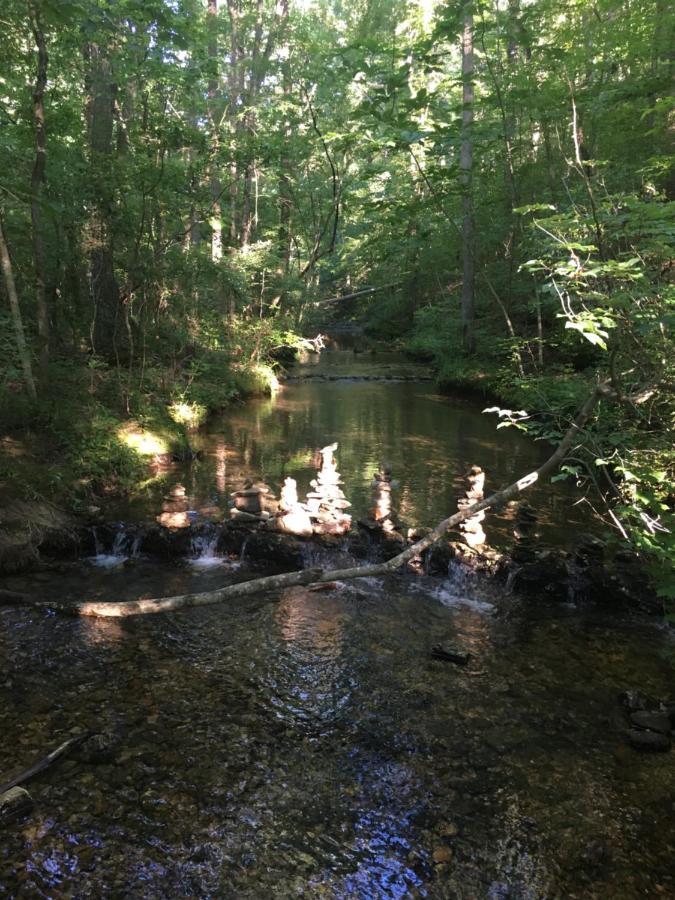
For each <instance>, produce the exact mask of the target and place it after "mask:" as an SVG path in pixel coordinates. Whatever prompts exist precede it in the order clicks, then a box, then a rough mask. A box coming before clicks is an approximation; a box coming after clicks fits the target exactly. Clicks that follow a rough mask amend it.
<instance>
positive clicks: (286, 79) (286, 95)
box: [279, 0, 293, 275]
mask: <svg viewBox="0 0 675 900" xmlns="http://www.w3.org/2000/svg"><path fill="white" fill-rule="evenodd" d="M283 4H284V11H285V12H284V14H285V15H288V0H283ZM282 52H283V58H284V61H283V65H282V76H281V88H282V91H283V99H284V103H285V104H289V103H290V101H291V96H292V93H293V85H292V82H291V61H290V47H289V43H288V40H286V41H285V43H284V46H283V48H282ZM286 116H287V118H286V119H285V120H284V149H283V151H282V157H281V172H280V175H279V245H280V248H281V255H282V259H283V265H284V273H285V274H286V275H287V274H288V272H289V270H290V267H291V245H292V234H291V210H292V206H293V201H292V197H291V175H292V171H293V162H292V159H291V156H290V154H289V152H288V147H289V143H290V140H291V121H290V118H288V116H289V113H288V110H286Z"/></svg>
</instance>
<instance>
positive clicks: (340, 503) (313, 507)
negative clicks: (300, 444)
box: [305, 443, 352, 534]
mask: <svg viewBox="0 0 675 900" xmlns="http://www.w3.org/2000/svg"><path fill="white" fill-rule="evenodd" d="M337 446H338V445H337V443H335V444H329V445H328V446H327V447H323V449H322V450H321V451H320V454H321V467H320V469H319V471H318V472H317V475H316V478H315V479H313V480H312V481H311V482H310V486H311V488H312V490H311V491H310V492H309V493H308V494H307V502H306V504H305V509H306V511H307V513H308V514H309V517H310V519H311V521H312V528H313V531H314V534H345V533H346V532H347V531H349V529H350V528H351V524H352V517H351V516H349V515H347V514H346V513H345V509H347V508H348V507H350V506H351V503H350V502H349V501H348V500H347V499H346V497H345V495H344V494H343V492H342V489H341V488H340V485H341V484H342V479H341V477H340V473H339V472H338V470H337V465H336V463H335V460H334V458H333V453H334V452H335V450H337Z"/></svg>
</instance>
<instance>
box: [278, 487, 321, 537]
mask: <svg viewBox="0 0 675 900" xmlns="http://www.w3.org/2000/svg"><path fill="white" fill-rule="evenodd" d="M272 527H273V528H275V530H277V531H283V532H284V533H285V534H296V535H299V536H301V537H309V535H311V534H312V533H313V527H312V520H311V519H310V517H309V513H308V512H307V510H306V508H305V506H304V504H302V503H300V501H299V500H298V485H297V483H296V481H295V478H286V479H285V480H284V483H283V487H282V488H281V496H280V498H279V511H278V513H277V515H276V516H275V517H274V519H273V520H272Z"/></svg>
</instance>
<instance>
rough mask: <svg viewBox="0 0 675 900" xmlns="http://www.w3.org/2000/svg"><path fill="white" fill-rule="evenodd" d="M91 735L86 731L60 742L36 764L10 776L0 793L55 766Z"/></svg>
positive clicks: (1, 785)
mask: <svg viewBox="0 0 675 900" xmlns="http://www.w3.org/2000/svg"><path fill="white" fill-rule="evenodd" d="M90 736H91V732H90V731H85V732H83V733H82V734H78V735H76V736H75V737H72V738H68V740H67V741H64V742H63V743H62V744H59V746H58V747H57V748H56V749H55V750H52V751H51V753H48V754H47V755H46V756H43V757H42V759H40V760H38V761H37V762H36V763H35V764H34V765H32V766H30V768H28V769H24V770H23V772H19V774H18V775H15V776H14V777H13V778H10V779H9V781H6V782H5V783H4V784H0V794H4V793H5V792H6V791H9V790H10V789H11V788H14V787H16V786H17V785H19V784H23V783H24V782H25V781H28V780H29V779H31V778H34V777H35V776H36V775H39V774H40V772H44V770H45V769H48V768H49V767H50V766H53V765H54V763H55V762H57V760H59V759H61V757H62V756H65V755H66V753H68V752H69V751H70V750H72V749H73V747H77V745H78V744H81V743H82V742H83V741H86V739H87V738H88V737H90Z"/></svg>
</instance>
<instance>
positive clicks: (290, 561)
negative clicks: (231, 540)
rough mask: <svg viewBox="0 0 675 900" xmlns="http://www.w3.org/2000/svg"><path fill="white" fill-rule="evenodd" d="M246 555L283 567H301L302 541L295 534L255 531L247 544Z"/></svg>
mask: <svg viewBox="0 0 675 900" xmlns="http://www.w3.org/2000/svg"><path fill="white" fill-rule="evenodd" d="M246 556H247V557H248V558H249V559H255V560H261V561H264V562H267V563H270V564H271V565H275V566H281V567H282V568H290V569H301V568H302V566H303V562H304V560H303V554H302V543H301V542H300V541H299V540H298V539H297V538H296V537H294V536H293V535H285V534H276V533H274V532H269V531H254V532H252V533H251V535H250V537H249V539H248V542H247V544H246Z"/></svg>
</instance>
